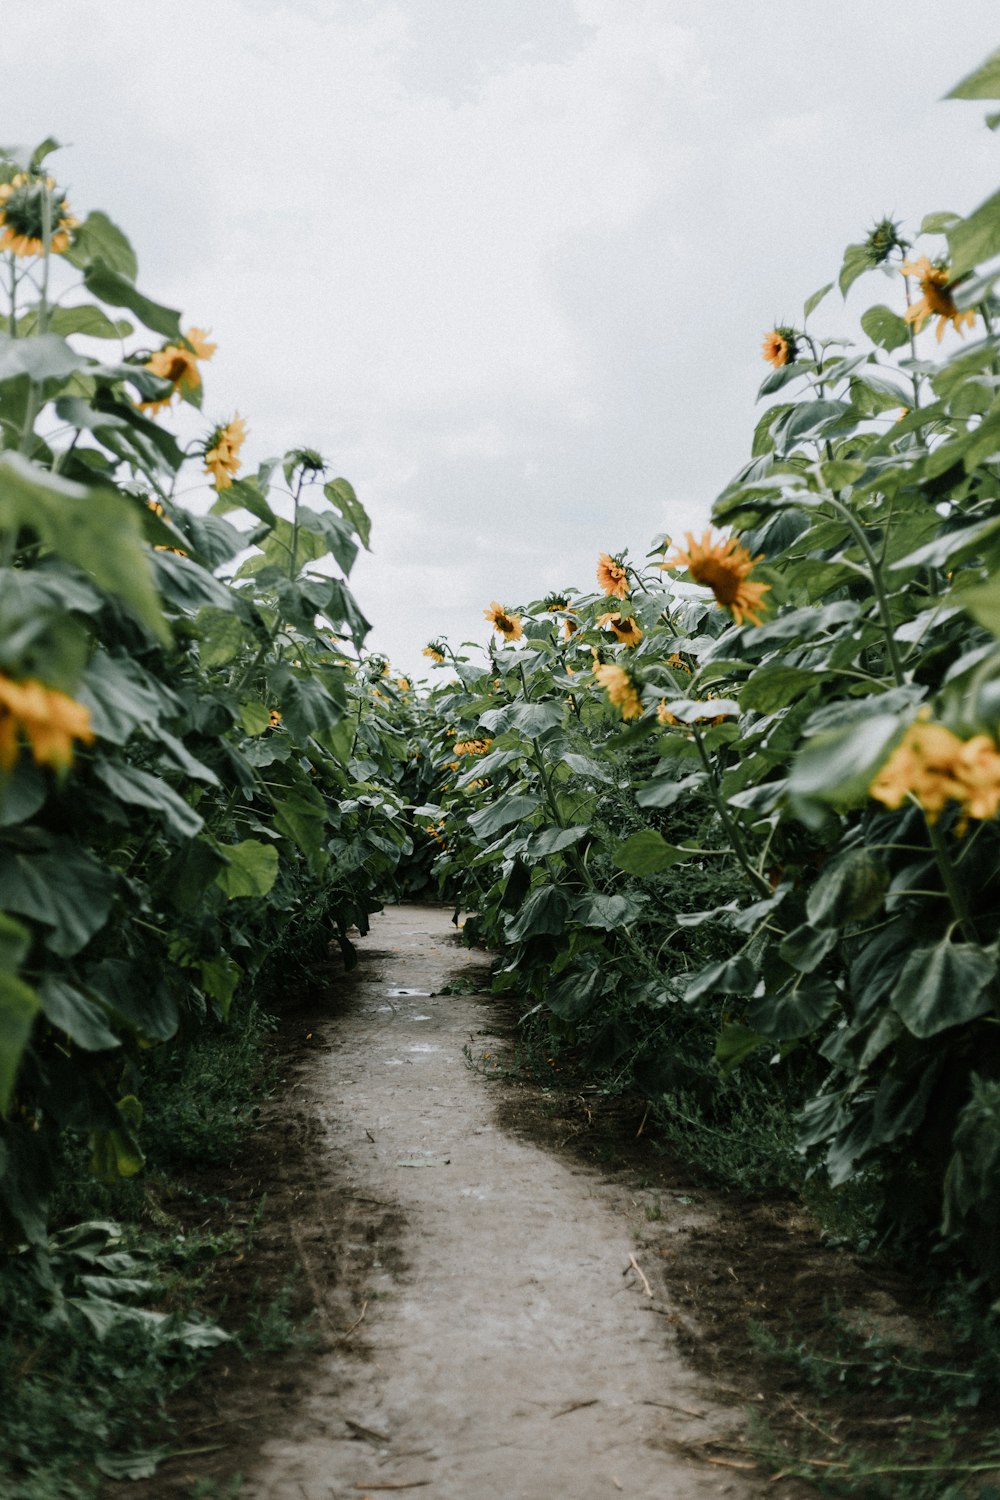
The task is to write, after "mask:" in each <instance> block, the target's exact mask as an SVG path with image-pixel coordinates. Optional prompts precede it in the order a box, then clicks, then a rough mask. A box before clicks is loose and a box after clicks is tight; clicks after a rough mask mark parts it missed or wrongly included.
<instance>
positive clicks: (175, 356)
mask: <svg viewBox="0 0 1000 1500" xmlns="http://www.w3.org/2000/svg"><path fill="white" fill-rule="evenodd" d="M217 348H218V345H217V344H210V343H209V342H208V334H207V333H206V332H205V330H204V329H203V328H189V329H188V331H187V333H186V334H185V335H184V343H183V344H165V345H164V346H163V348H162V349H158V350H157V351H156V353H155V354H151V355H150V357H149V359H148V360H147V361H146V369H147V370H149V371H150V373H151V374H153V375H156V376H157V377H158V379H160V380H169V381H170V383H171V385H172V387H173V389H172V390H171V392H170V394H169V396H165V397H163V398H162V400H159V401H140V403H139V406H140V408H141V410H142V411H146V412H149V413H150V414H151V415H155V413H156V412H158V411H162V410H163V408H164V407H165V406H169V405H170V403H171V401H172V400H173V399H174V397H175V396H179V397H181V399H182V400H183V399H184V398H185V397H188V396H191V395H193V394H194V392H195V391H196V390H197V389H198V387H199V386H200V385H201V371H200V370H199V369H198V361H199V360H209V359H211V358H212V355H213V354H214V353H215V351H216V349H217Z"/></svg>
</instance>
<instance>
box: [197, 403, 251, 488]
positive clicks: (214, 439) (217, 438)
mask: <svg viewBox="0 0 1000 1500" xmlns="http://www.w3.org/2000/svg"><path fill="white" fill-rule="evenodd" d="M246 435H247V424H246V422H245V421H244V420H243V418H242V417H241V416H240V414H239V412H237V413H236V415H235V416H234V417H233V419H232V421H231V422H223V423H222V424H221V426H219V427H216V428H215V429H214V430H213V432H212V434H211V436H210V437H209V438H208V439H207V441H206V443H205V473H206V474H211V476H212V481H213V483H214V485H215V488H216V489H217V490H228V489H231V488H232V484H233V478H234V476H235V475H236V474H237V473H238V471H239V467H240V449H241V448H242V447H243V444H244V442H245V441H246Z"/></svg>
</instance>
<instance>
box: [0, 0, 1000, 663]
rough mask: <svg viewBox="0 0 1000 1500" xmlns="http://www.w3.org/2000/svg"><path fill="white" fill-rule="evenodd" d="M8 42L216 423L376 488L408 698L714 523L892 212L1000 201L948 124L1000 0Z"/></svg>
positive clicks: (441, 16)
mask: <svg viewBox="0 0 1000 1500" xmlns="http://www.w3.org/2000/svg"><path fill="white" fill-rule="evenodd" d="M4 40H5V52H6V66H5V68H4V100H3V117H2V125H0V138H2V139H4V140H6V141H8V142H19V143H28V144H35V143H36V142H37V141H39V140H41V139H42V138H43V137H45V136H46V135H50V134H51V135H54V136H56V137H57V138H58V139H59V140H60V141H63V142H65V143H67V145H68V146H70V147H71V149H67V150H65V151H63V152H61V153H60V154H59V155H58V156H56V157H55V158H53V159H52V160H53V166H54V169H55V170H56V172H57V174H58V177H59V180H60V182H61V183H65V184H68V186H69V189H70V202H71V205H72V208H73V210H74V211H75V212H76V213H77V214H78V215H80V216H81V217H82V216H83V214H84V213H85V212H86V211H87V210H89V209H91V208H102V209H103V210H105V211H106V212H107V213H108V214H109V215H110V216H111V217H112V218H113V219H115V220H116V222H118V223H119V224H120V225H121V227H122V228H124V229H125V231H126V232H127V233H128V234H129V236H130V238H131V239H132V242H133V244H134V245H135V248H136V251H137V253H138V256H139V265H140V278H139V284H140V286H141V288H142V289H143V290H144V291H146V292H147V293H148V294H149V295H150V296H154V297H156V298H158V299H159V300H161V301H164V302H166V303H168V304H170V305H172V306H175V307H179V308H181V309H182V310H183V317H184V326H185V327H187V326H189V325H191V324H194V325H197V326H201V327H206V328H210V329H211V331H212V337H213V339H215V340H216V341H217V342H218V346H219V347H218V353H217V354H216V356H215V358H214V359H213V360H212V362H211V364H210V365H209V366H207V367H206V370H205V378H206V404H205V416H206V418H207V421H208V422H212V421H215V420H225V419H226V418H228V417H229V416H230V415H231V414H232V412H233V410H234V409H235V408H238V409H239V410H240V412H241V413H242V414H243V415H244V416H245V417H246V419H247V422H248V425H249V428H250V438H249V440H248V444H247V447H246V449H245V450H244V452H245V454H247V455H248V456H249V459H250V462H251V463H256V461H257V460H259V459H261V458H264V457H267V456H269V455H270V454H272V453H275V452H280V451H281V450H282V449H284V448H286V447H291V446H295V445H310V446H314V447H317V448H319V449H320V451H321V452H322V453H323V454H324V455H325V456H326V457H327V458H328V460H329V461H330V464H331V466H332V469H333V471H334V472H335V473H339V474H344V475H345V476H346V477H347V478H349V479H350V480H351V482H352V483H353V484H354V486H355V488H356V489H357V491H358V493H359V495H360V497H361V499H362V500H363V501H364V503H365V505H366V506H367V508H368V510H369V512H370V513H371V515H372V518H373V535H372V556H371V557H370V558H369V557H364V558H363V559H362V560H361V561H360V562H359V564H358V566H357V567H356V569H355V572H354V575H353V584H354V588H355V592H356V593H357V595H358V597H359V600H360V603H361V605H362V608H363V609H364V611H365V613H366V614H367V615H368V617H369V618H370V619H371V620H372V621H373V624H374V627H375V628H374V631H373V633H372V635H371V637H370V638H369V642H368V644H369V647H370V648H371V649H373V650H382V651H386V652H387V653H388V654H389V655H390V656H391V658H392V660H393V662H394V664H395V665H396V666H397V667H398V668H399V669H400V670H403V671H408V672H413V671H417V672H423V670H424V669H425V668H426V666H427V663H426V662H425V661H423V660H422V658H421V656H420V650H421V648H422V647H423V646H424V645H425V644H426V642H427V641H428V640H429V639H430V638H431V637H433V636H436V635H447V636H448V637H449V638H450V639H451V640H452V642H453V643H455V644H457V643H458V642H460V641H462V640H464V639H467V638H473V639H475V640H477V641H484V640H485V639H486V638H487V635H488V629H489V627H488V626H487V624H486V622H485V621H484V620H483V616H482V611H483V609H484V608H485V607H486V606H487V605H488V604H489V603H490V601H491V600H493V599H497V600H499V601H501V602H502V603H503V604H505V605H508V606H510V607H516V606H517V605H519V604H521V603H524V602H526V601H527V600H528V599H531V598H534V597H538V596H540V595H542V594H544V593H545V592H547V591H548V590H550V589H555V588H561V587H564V586H566V585H572V586H575V587H577V588H580V589H590V588H592V587H593V586H594V567H595V565H596V559H597V555H598V553H600V552H602V551H610V552H617V551H619V550H620V549H622V548H625V547H627V548H629V549H630V551H631V553H632V556H633V557H638V558H641V557H642V556H643V555H644V554H645V552H646V551H647V550H648V547H649V545H650V542H651V540H652V538H653V537H654V536H655V535H657V534H659V533H662V532H670V533H672V534H673V535H675V536H677V535H680V534H682V533H683V532H684V531H685V530H686V529H688V528H692V527H702V526H704V525H705V524H706V523H707V517H708V512H709V509H710V506H711V503H712V500H713V498H714V497H715V495H716V494H717V493H718V491H719V490H720V489H721V488H722V486H723V485H724V484H725V483H726V481H727V480H728V479H729V478H730V477H731V475H732V473H733V472H734V471H735V470H736V469H737V467H738V466H739V465H740V464H741V463H742V462H743V461H744V459H745V458H746V457H747V455H748V452H749V442H750V435H751V432H752V428H753V424H754V421H755V405H754V401H755V395H756V390H757V387H758V385H759V383H760V380H761V379H762V377H763V375H764V374H766V373H767V367H766V366H765V365H764V364H763V363H762V360H761V354H760V344H761V340H762V338H763V335H764V333H765V332H766V331H767V330H768V329H769V328H771V327H773V326H774V323H775V322H776V321H777V322H790V323H795V322H797V321H799V320H800V319H801V312H802V303H803V301H804V299H805V298H806V297H807V296H808V295H809V294H810V293H811V292H813V291H814V290H816V289H817V288H818V287H819V286H821V285H822V284H823V283H824V282H827V281H830V280H833V279H835V276H836V273H837V270H838V268H839V265H840V260H841V256H842V252H843V247H844V245H845V244H847V243H848V242H849V241H852V240H857V239H860V238H863V236H864V234H865V232H866V230H867V229H868V228H870V227H871V225H872V224H873V223H874V222H875V220H876V219H878V218H880V217H881V216H882V215H883V214H886V213H894V214H895V215H896V216H898V217H899V218H901V219H903V220H904V221H905V222H906V223H907V224H908V225H909V226H911V228H914V229H915V228H916V226H917V224H919V221H920V219H921V218H922V217H923V215H924V214H925V213H927V212H929V211H932V210H937V209H949V210H952V211H954V212H958V213H965V212H968V211H969V210H970V209H971V208H972V207H974V206H975V205H976V204H977V203H978V202H980V201H981V200H982V199H983V198H985V197H986V196H987V195H988V194H989V193H990V192H992V191H993V190H994V189H995V187H996V185H997V180H998V176H1000V171H998V168H1000V135H991V134H990V133H989V132H988V131H987V130H986V129H985V127H984V126H983V123H982V122H983V115H984V112H985V106H982V105H980V104H977V103H974V102H959V101H948V102H943V103H942V102H939V101H940V100H941V96H942V95H943V94H944V93H945V92H947V90H948V89H949V88H950V87H951V86H952V85H953V84H955V83H956V82H957V81H958V80H959V79H960V78H961V77H963V76H965V74H967V73H968V72H970V71H971V70H972V69H973V68H974V67H975V66H976V65H977V64H978V63H979V62H980V61H981V60H982V59H983V58H984V57H985V56H986V55H987V54H989V53H990V52H992V51H993V50H994V49H995V48H996V47H997V46H998V45H1000V12H998V9H997V5H996V3H995V0H952V3H951V5H950V6H949V9H948V19H947V24H944V22H943V18H942V11H941V6H940V0H933V3H931V0H908V3H907V4H906V5H905V6H902V7H900V8H898V9H897V8H895V7H885V6H876V5H873V4H872V3H871V0H840V3H839V4H838V5H837V6H835V7H834V6H830V5H820V4H817V3H810V0H758V3H757V4H755V5H747V4H746V3H745V0H489V3H488V4H486V3H479V4H477V3H476V0H285V3H274V0H172V3H171V4H169V5H150V4H144V3H139V0H101V3H100V4H98V5H92V6H83V5H80V4H79V0H31V3H30V4H26V3H25V4H21V5H17V6H15V5H13V4H11V5H9V6H8V7H7V8H6V14H5V16H4ZM937 243H938V242H934V245H933V246H932V247H931V248H936V246H937ZM897 280H898V278H897ZM899 291H900V288H899V286H890V285H889V284H888V283H887V282H885V281H882V280H881V278H880V276H878V275H876V276H874V277H867V278H864V279H863V280H862V281H861V282H860V283H858V285H857V287H856V289H855V291H854V292H853V293H852V295H851V297H850V298H849V300H848V303H847V305H846V307H845V306H844V305H843V304H842V302H841V299H840V296H839V293H835V294H832V295H831V296H830V298H829V299H828V303H827V304H824V309H823V313H822V315H821V316H820V317H819V318H818V320H817V321H818V326H819V328H820V331H823V332H829V333H834V332H845V333H848V334H852V335H853V334H854V332H855V330H856V328H857V317H858V315H859V313H860V311H863V309H864V308H865V307H866V306H867V305H869V303H870V302H872V301H876V300H890V301H891V300H892V299H893V298H895V299H897V300H899ZM900 305H901V304H900ZM947 337H948V339H949V340H951V339H952V338H953V337H954V335H953V334H952V333H950V332H949V334H948V336H947Z"/></svg>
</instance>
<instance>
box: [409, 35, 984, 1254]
mask: <svg viewBox="0 0 1000 1500" xmlns="http://www.w3.org/2000/svg"><path fill="white" fill-rule="evenodd" d="M956 93H957V94H958V95H959V96H964V97H970V98H981V97H998V96H1000V66H998V63H997V59H995V58H994V59H992V60H991V61H990V62H989V63H987V64H986V65H985V66H984V68H983V69H981V70H980V71H979V73H977V74H976V75H973V77H972V78H971V79H969V80H967V81H966V83H965V84H963V85H960V86H959V89H958V90H956ZM994 123H995V120H994ZM998 276H1000V194H998V195H994V196H993V197H992V198H990V199H988V200H987V201H986V202H985V203H984V204H983V205H982V206H981V207H979V208H978V209H976V210H975V211H974V212H973V213H972V214H970V215H969V216H967V217H966V218H959V217H957V216H955V215H953V214H937V213H935V214H930V215H928V216H927V217H926V218H925V219H924V221H923V222H922V223H921V224H920V225H919V226H918V228H917V230H916V234H915V236H913V235H911V234H910V233H908V232H907V233H904V229H903V227H902V226H901V225H900V224H898V223H896V222H895V221H894V220H890V219H885V220H883V221H881V222H880V223H878V224H877V225H876V226H875V228H874V229H873V230H872V231H871V232H870V233H869V234H868V235H867V236H866V237H865V239H864V240H863V241H861V242H859V243H858V244H854V245H851V246H849V247H848V249H847V252H846V254H845V258H844V262H843V265H842V268H841V270H840V274H839V277H838V283H839V288H840V290H841V292H842V293H843V294H844V295H845V296H846V294H847V292H848V290H849V289H850V288H851V286H852V285H853V284H854V283H855V282H856V281H858V279H859V278H861V277H867V278H870V279H872V278H878V279H879V281H881V282H882V284H884V285H885V286H886V287H887V294H886V296H887V300H886V301H884V302H879V303H877V304H875V305H874V306H872V307H869V308H868V309H867V311H866V312H864V314H863V315H862V316H861V319H860V323H861V331H862V334H863V335H864V337H863V338H861V339H859V340H858V341H857V342H856V343H853V344H852V343H850V342H848V341H845V340H843V339H841V338H821V337H817V336H816V335H814V333H813V332H812V331H811V327H810V320H811V318H812V315H813V313H814V312H815V309H816V308H817V307H818V306H819V305H820V303H821V302H822V301H823V300H824V299H825V298H826V297H827V296H828V295H829V294H830V293H831V292H832V291H833V283H831V284H830V285H827V286H824V287H823V288H821V289H820V290H819V291H818V292H817V293H816V294H815V295H814V296H812V297H810V298H809V299H808V301H807V302H806V304H805V306H804V309H803V315H802V319H801V322H800V323H799V324H797V325H796V326H791V325H785V324H782V325H779V326H777V327H775V328H774V329H773V330H771V331H770V332H769V333H768V334H767V336H766V338H765V340H764V345H763V356H764V359H765V360H766V361H767V363H768V364H769V365H770V366H771V370H770V371H769V373H768V374H767V377H766V379H765V380H764V382H763V384H762V386H761V390H760V396H761V398H762V399H764V400H765V402H766V405H765V409H764V411H763V415H762V416H761V418H760V420H759V422H758V424H757V427H756V430H755V433H754V440H753V452H752V456H751V458H750V460H749V461H748V463H747V464H746V466H745V468H744V469H743V470H742V471H741V473H740V474H739V475H738V476H737V477H736V478H735V479H734V481H733V482H732V483H731V484H730V485H729V486H728V487H727V489H726V490H725V491H724V492H723V494H722V495H721V496H720V497H719V499H718V500H717V502H716V504H715V508H714V512H713V521H714V523H715V524H714V527H713V528H710V529H709V530H708V531H706V532H705V534H704V535H702V536H701V537H696V536H694V535H690V534H689V535H688V536H687V537H686V539H685V542H684V543H683V545H677V544H675V543H671V541H670V540H669V539H668V538H660V539H659V540H658V541H657V542H656V543H655V545H654V546H653V548H652V550H651V552H650V553H649V555H648V557H647V558H646V559H645V560H644V561H643V562H642V563H641V564H636V563H634V562H633V561H631V560H630V559H629V557H628V556H627V555H625V554H612V553H610V552H608V553H605V554H603V555H602V556H601V557H600V559H599V560H598V563H597V568H596V579H595V581H596V585H597V587H596V589H591V591H589V592H577V591H574V590H571V589H567V590H566V591H565V592H564V593H562V594H559V595H550V596H549V597H547V598H545V599H537V600H535V601H533V602H531V603H529V604H528V605H526V606H525V607H523V608H522V607H514V606H512V605H511V604H510V603H507V602H501V601H496V600H494V601H493V602H492V603H491V605H490V606H489V608H488V609H486V610H485V612H484V613H485V616H486V620H487V621H488V622H489V624H490V626H491V627H492V635H491V641H492V644H491V646H490V648H489V661H488V663H487V665H486V666H485V667H480V666H477V665H476V664H475V663H473V662H471V661H470V660H468V659H467V658H465V657H461V656H456V655H454V654H453V653H452V652H451V651H450V649H449V647H448V646H447V643H446V642H444V641H434V642H431V643H430V644H429V645H428V646H427V648H426V653H425V654H426V655H427V656H428V657H429V658H430V659H431V660H432V661H433V662H434V663H435V669H436V671H437V672H438V673H439V674H440V678H441V679H442V685H440V686H437V687H435V688H434V689H433V691H432V693H431V695H430V707H431V710H432V711H433V713H434V714H435V715H436V719H437V743H436V749H435V754H436V757H437V760H436V764H437V766H438V770H439V782H438V789H437V793H436V795H435V797H434V798H431V799H429V800H428V802H427V804H426V805H425V806H424V807H422V808H419V809H418V812H419V813H420V815H421V816H422V817H424V818H425V820H426V821H425V823H424V828H425V835H426V837H427V838H428V840H429V842H430V844H431V845H432V847H433V851H434V853H433V860H434V869H435V872H436V874H437V876H438V878H439V880H440V881H441V883H442V888H443V889H445V890H448V891H451V892H453V893H454V895H455V898H456V900H457V901H458V902H460V903H461V904H463V905H464V906H465V907H467V909H468V910H469V912H470V913H471V915H470V917H469V920H468V922H467V929H468V930H470V931H472V932H474V933H476V934H478V935H481V936H482V938H483V939H484V940H485V941H487V942H488V943H489V944H490V945H492V946H495V947H496V948H497V949H498V950H499V951H500V953H501V955H502V957H501V958H500V959H499V960H498V964H497V967H496V973H495V979H494V985H495V987H496V989H497V990H498V991H504V990H512V991H515V992H517V993H518V994H521V995H524V996H525V997H527V1001H528V1007H529V1014H531V1015H532V1016H533V1018H534V1022H533V1024H537V1022H538V1019H539V1018H543V1019H544V1023H545V1026H546V1028H547V1039H548V1040H547V1046H548V1047H549V1048H551V1049H552V1050H553V1052H554V1053H558V1052H559V1050H560V1049H563V1050H564V1051H565V1052H569V1053H571V1054H572V1056H573V1058H574V1060H575V1062H576V1063H577V1065H581V1064H582V1065H583V1066H585V1067H591V1068H594V1069H597V1070H599V1072H600V1073H601V1075H602V1077H603V1078H604V1080H605V1083H606V1085H607V1086H609V1087H610V1086H612V1085H613V1084H614V1083H615V1082H617V1083H619V1084H622V1085H623V1086H624V1084H625V1083H627V1084H628V1085H629V1086H638V1087H640V1088H641V1089H642V1090H643V1091H644V1092H645V1093H646V1095H647V1097H648V1098H649V1100H650V1101H651V1102H652V1103H653V1104H654V1105H655V1107H656V1108H657V1109H658V1110H659V1111H660V1114H661V1116H662V1117H663V1118H665V1119H667V1120H668V1121H669V1120H671V1119H672V1120H673V1122H674V1125H675V1127H677V1128H678V1129H686V1128H687V1127H688V1126H690V1127H691V1128H692V1129H695V1128H703V1129H704V1130H706V1131H709V1132H711V1131H715V1132H719V1131H723V1132H724V1131H726V1130H729V1131H730V1132H731V1133H732V1134H733V1136H734V1137H735V1136H736V1135H738V1133H739V1131H740V1129H742V1128H743V1125H744V1124H745V1122H746V1120H747V1118H748V1116H749V1115H754V1114H758V1115H759V1114H762V1113H763V1114H766V1113H767V1112H768V1110H769V1109H771V1108H772V1106H773V1103H774V1100H775V1097H776V1095H780V1096H781V1098H782V1099H783V1100H784V1101H785V1102H786V1103H790V1106H791V1108H792V1110H793V1112H794V1115H795V1120H796V1129H797V1149H798V1151H799V1152H800V1153H801V1155H802V1157H803V1158H804V1160H805V1162H806V1163H808V1164H811V1167H812V1170H813V1171H815V1172H822V1173H825V1174H827V1175H828V1177H829V1180H830V1182H832V1184H833V1185H834V1186H838V1185H843V1184H846V1183H849V1182H851V1183H854V1184H858V1183H863V1184H864V1189H865V1191H866V1192H867V1193H868V1194H869V1195H870V1197H872V1198H874V1199H875V1200H876V1201H877V1203H878V1206H879V1209H880V1212H881V1215H882V1218H883V1220H884V1222H885V1223H886V1224H887V1226H888V1227H889V1228H890V1229H891V1230H892V1231H893V1232H894V1233H895V1234H897V1235H901V1236H904V1237H905V1236H910V1237H913V1236H916V1237H917V1238H919V1239H920V1240H922V1241H923V1242H924V1243H926V1242H928V1241H932V1240H937V1241H938V1242H939V1243H940V1244H943V1245H945V1246H947V1247H948V1249H949V1250H950V1251H951V1252H952V1253H953V1254H954V1255H956V1256H958V1257H960V1258H964V1260H965V1261H966V1263H969V1262H971V1263H972V1264H974V1265H975V1266H976V1267H977V1268H978V1269H979V1270H980V1271H981V1272H982V1273H984V1274H985V1275H987V1276H988V1277H989V1278H991V1279H992V1281H993V1282H994V1284H996V1283H997V1282H998V1281H1000V1216H998V1212H997V1186H998V1174H1000V968H998V965H1000V945H998V939H1000V930H998V923H997V912H998V910H1000V827H998V823H997V813H998V809H1000V642H998V636H1000V338H998V335H997V332H996V331H995V328H996V318H997V314H998V312H1000V302H998V301H997V298H996V297H995V295H994V283H995V281H996V279H997V277H998ZM932 330H933V337H932ZM928 338H931V345H930V347H928V346H927V340H928Z"/></svg>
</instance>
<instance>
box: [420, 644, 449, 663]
mask: <svg viewBox="0 0 1000 1500" xmlns="http://www.w3.org/2000/svg"><path fill="white" fill-rule="evenodd" d="M443 644H444V643H443V642H442V641H430V642H429V643H428V644H427V645H426V646H425V647H424V649H423V651H421V653H420V654H421V656H429V657H430V659H431V661H432V662H434V664H435V666H437V665H439V664H440V663H441V662H443V661H444V651H443V649H442V647H443Z"/></svg>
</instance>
